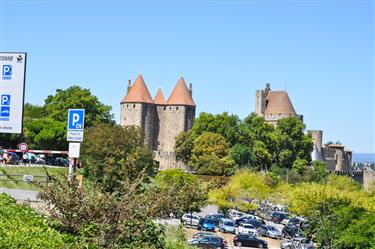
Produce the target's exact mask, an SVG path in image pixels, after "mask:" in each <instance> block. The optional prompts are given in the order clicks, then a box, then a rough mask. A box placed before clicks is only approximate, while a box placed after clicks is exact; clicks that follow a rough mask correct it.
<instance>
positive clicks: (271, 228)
mask: <svg viewBox="0 0 375 249" xmlns="http://www.w3.org/2000/svg"><path fill="white" fill-rule="evenodd" d="M268 229H269V230H271V231H278V230H277V228H276V227H268Z"/></svg>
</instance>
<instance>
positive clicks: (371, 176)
mask: <svg viewBox="0 0 375 249" xmlns="http://www.w3.org/2000/svg"><path fill="white" fill-rule="evenodd" d="M374 184H375V171H369V170H364V171H363V188H364V189H365V190H366V191H368V190H369V189H370V187H372V186H373V185H374Z"/></svg>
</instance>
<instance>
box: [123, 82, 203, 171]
mask: <svg viewBox="0 0 375 249" xmlns="http://www.w3.org/2000/svg"><path fill="white" fill-rule="evenodd" d="M120 104H121V113H120V124H121V125H122V126H138V127H139V128H140V130H141V132H142V133H143V134H144V142H145V144H146V145H147V146H148V147H149V148H150V149H151V150H152V151H154V154H155V159H156V160H157V161H159V165H160V170H163V169H169V168H183V169H186V165H184V164H183V163H182V162H180V161H176V159H175V154H174V145H175V141H176V137H177V136H178V134H179V133H180V132H182V131H189V130H190V129H191V128H192V126H193V122H194V118H195V108H196V105H195V103H194V100H193V98H192V85H191V84H190V87H189V89H188V88H187V86H186V83H185V81H184V78H183V77H181V78H180V79H179V80H178V82H177V84H176V86H175V88H174V89H173V91H172V93H171V95H170V96H169V98H168V99H167V100H166V99H165V98H164V94H163V91H162V90H161V89H159V90H158V92H157V94H156V96H155V98H152V97H151V95H150V92H149V91H148V89H147V86H146V84H145V82H144V79H143V77H142V75H139V76H138V77H137V79H136V80H135V82H134V84H131V82H130V81H129V85H128V89H127V93H126V95H125V97H124V98H123V99H122V101H121V103H120Z"/></svg>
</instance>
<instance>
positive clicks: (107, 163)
mask: <svg viewBox="0 0 375 249" xmlns="http://www.w3.org/2000/svg"><path fill="white" fill-rule="evenodd" d="M82 161H83V162H84V165H85V167H84V175H85V176H87V177H88V178H89V179H90V180H92V181H95V182H97V183H98V184H100V185H102V186H103V188H104V189H105V190H106V191H109V192H113V191H117V190H118V188H119V187H121V182H122V181H124V180H125V179H129V180H132V179H136V178H137V177H138V176H139V174H141V173H142V174H145V175H146V176H148V177H153V176H155V175H156V173H157V169H158V165H157V164H156V162H155V161H154V160H153V155H152V152H151V151H150V150H149V149H147V148H146V147H145V146H144V144H143V138H142V136H141V134H140V132H139V129H138V128H136V127H122V126H120V125H109V124H99V125H97V126H95V127H91V128H88V129H86V130H85V141H84V142H83V143H82ZM145 179H147V177H146V178H145ZM120 194H121V193H120Z"/></svg>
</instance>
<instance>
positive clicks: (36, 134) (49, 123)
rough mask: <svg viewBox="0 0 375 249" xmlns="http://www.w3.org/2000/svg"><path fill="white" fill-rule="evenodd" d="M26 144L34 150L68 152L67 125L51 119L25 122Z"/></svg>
mask: <svg viewBox="0 0 375 249" xmlns="http://www.w3.org/2000/svg"><path fill="white" fill-rule="evenodd" d="M24 136H25V142H26V143H27V144H28V145H29V148H32V149H44V150H48V149H50V150H67V149H68V143H67V142H66V123H65V122H61V121H56V120H53V119H51V118H39V119H30V120H28V121H27V122H25V127H24Z"/></svg>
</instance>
